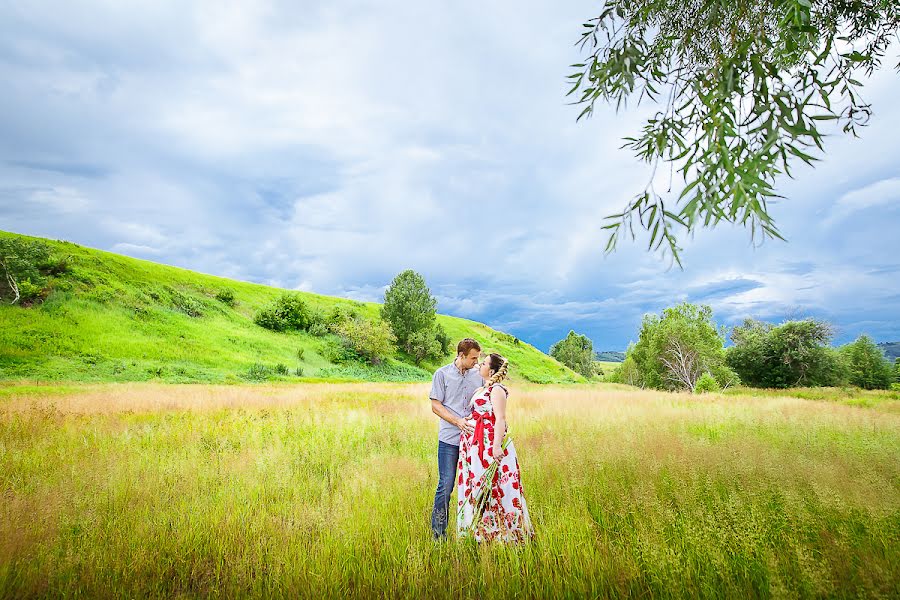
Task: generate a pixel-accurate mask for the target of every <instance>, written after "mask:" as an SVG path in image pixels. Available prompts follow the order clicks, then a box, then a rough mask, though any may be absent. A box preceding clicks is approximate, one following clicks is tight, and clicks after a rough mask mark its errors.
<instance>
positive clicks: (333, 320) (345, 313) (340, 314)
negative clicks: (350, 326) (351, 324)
mask: <svg viewBox="0 0 900 600" xmlns="http://www.w3.org/2000/svg"><path fill="white" fill-rule="evenodd" d="M357 318H359V313H358V312H357V311H355V310H353V309H352V308H350V307H348V306H346V305H344V304H335V305H334V306H333V307H332V308H331V312H329V313H328V315H327V316H326V317H325V326H326V327H327V329H328V331H330V332H331V333H337V330H338V328H339V327H340V326H341V325H343V324H344V323H346V322H347V321H351V320H353V319H357Z"/></svg>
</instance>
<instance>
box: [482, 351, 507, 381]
mask: <svg viewBox="0 0 900 600" xmlns="http://www.w3.org/2000/svg"><path fill="white" fill-rule="evenodd" d="M488 366H490V368H491V371H493V372H494V374H493V375H491V378H490V379H488V381H487V384H488V385H493V384H495V383H500V382H501V381H503V380H505V379H506V378H507V377H509V361H508V360H506V359H505V358H503V357H502V356H500V355H499V354H497V353H496V352H491V354H490V358H489V359H488Z"/></svg>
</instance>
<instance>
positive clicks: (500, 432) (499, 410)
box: [491, 385, 506, 458]
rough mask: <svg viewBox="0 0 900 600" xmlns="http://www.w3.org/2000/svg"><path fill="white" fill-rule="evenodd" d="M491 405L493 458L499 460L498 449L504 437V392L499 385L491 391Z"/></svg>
mask: <svg viewBox="0 0 900 600" xmlns="http://www.w3.org/2000/svg"><path fill="white" fill-rule="evenodd" d="M491 405H492V406H493V407H494V447H493V457H494V458H500V448H501V447H502V446H503V438H504V436H505V435H506V390H505V389H503V388H502V387H501V386H499V385H495V386H494V387H493V389H491Z"/></svg>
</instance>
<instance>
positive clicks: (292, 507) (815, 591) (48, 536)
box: [0, 382, 900, 598]
mask: <svg viewBox="0 0 900 600" xmlns="http://www.w3.org/2000/svg"><path fill="white" fill-rule="evenodd" d="M427 391H428V386H427V384H422V383H415V384H394V383H358V384H351V383H305V384H299V385H296V384H295V385H289V384H260V385H243V386H239V385H229V386H212V385H163V384H153V383H124V384H123V383H119V384H108V383H104V384H89V385H85V384H78V385H64V386H63V385H47V384H42V385H13V384H11V385H8V386H5V387H4V388H3V389H2V390H0V496H2V498H3V501H2V503H0V598H32V597H46V596H66V597H116V598H118V597H125V596H127V597H196V596H203V597H237V596H240V597H317V598H323V597H350V598H361V597H366V598H368V597H372V596H374V595H376V594H377V595H386V596H397V597H408V598H421V597H430V598H432V597H433V598H460V597H479V598H501V597H502V598H534V597H600V598H603V597H610V598H612V597H642V598H647V597H651V598H669V597H688V596H689V597H716V598H718V597H741V598H768V597H789V598H790V597H859V596H865V597H884V598H889V597H895V598H896V597H898V596H900V460H898V459H900V400H898V399H897V398H895V397H893V396H891V395H889V394H869V395H867V398H869V401H868V402H866V403H864V404H861V403H859V402H855V401H853V400H852V399H851V400H849V401H846V402H845V401H844V400H843V399H842V398H841V397H840V395H838V394H837V393H836V394H835V395H834V397H830V398H827V399H807V398H800V397H797V396H796V395H794V396H791V395H786V394H771V395H763V394H760V395H753V394H750V393H745V394H737V395H716V394H712V395H704V396H689V395H684V394H668V393H661V392H651V391H640V390H635V389H632V388H626V387H624V386H615V385H611V384H595V385H579V386H571V385H568V386H537V385H528V384H521V383H516V382H514V383H513V388H512V396H511V399H510V406H509V418H510V423H511V435H512V436H513V439H514V440H515V442H516V445H517V448H518V452H519V458H520V461H521V465H522V469H523V480H524V491H525V497H526V500H527V502H528V504H529V509H530V512H531V517H532V520H533V521H534V524H535V527H536V530H537V536H536V538H535V540H534V541H533V542H532V543H530V544H528V545H525V546H522V547H503V546H495V545H486V546H481V547H479V546H476V545H473V544H472V543H463V542H459V541H456V540H455V539H452V540H451V541H448V542H446V543H442V544H435V543H434V542H432V540H431V538H430V531H429V516H430V511H431V504H432V499H433V494H434V487H435V484H436V480H437V473H436V470H437V468H436V460H435V454H436V429H437V421H436V417H435V416H434V415H433V414H432V413H431V412H430V407H429V404H428V401H427V399H426V398H427ZM452 523H453V522H452V520H451V526H452Z"/></svg>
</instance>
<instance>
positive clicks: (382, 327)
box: [338, 319, 396, 364]
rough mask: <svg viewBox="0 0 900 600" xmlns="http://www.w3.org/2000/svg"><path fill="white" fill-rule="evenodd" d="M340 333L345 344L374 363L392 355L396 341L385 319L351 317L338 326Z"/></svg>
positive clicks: (361, 356)
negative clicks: (368, 319) (354, 318)
mask: <svg viewBox="0 0 900 600" xmlns="http://www.w3.org/2000/svg"><path fill="white" fill-rule="evenodd" d="M338 335H339V336H340V337H341V340H342V341H343V344H344V346H346V347H348V348H350V349H352V350H353V352H354V353H356V354H357V355H358V356H359V357H360V358H362V359H364V360H367V361H369V362H370V363H372V364H377V363H379V362H381V360H382V359H383V358H385V357H387V356H390V354H391V352H392V350H393V347H394V343H395V342H396V338H395V337H394V334H393V333H392V332H391V329H390V326H389V325H388V324H387V323H385V322H384V321H363V320H353V319H351V320H350V321H347V322H345V323H344V324H343V325H341V326H340V327H339V328H338Z"/></svg>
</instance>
